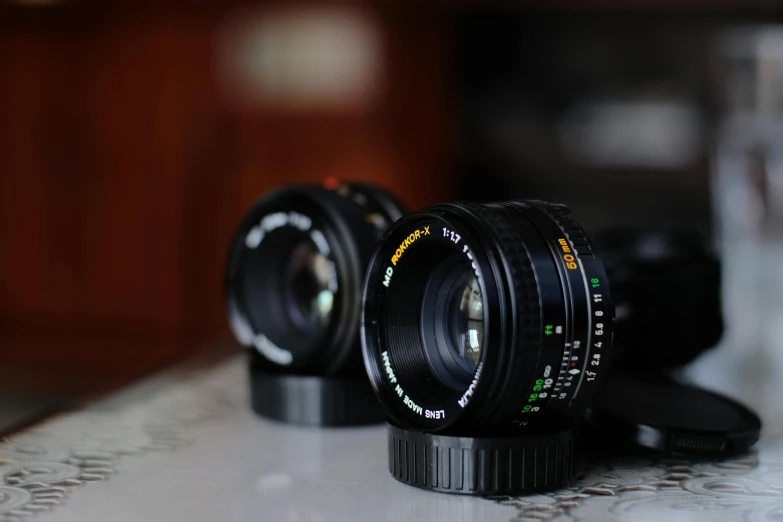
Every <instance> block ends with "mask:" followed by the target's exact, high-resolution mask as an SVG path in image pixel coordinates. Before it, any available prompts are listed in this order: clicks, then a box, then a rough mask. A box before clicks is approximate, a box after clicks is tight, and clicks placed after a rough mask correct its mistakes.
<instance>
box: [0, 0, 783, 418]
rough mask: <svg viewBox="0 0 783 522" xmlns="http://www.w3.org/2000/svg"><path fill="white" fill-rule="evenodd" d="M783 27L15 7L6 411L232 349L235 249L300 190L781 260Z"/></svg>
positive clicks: (3, 144) (741, 11) (6, 97)
mask: <svg viewBox="0 0 783 522" xmlns="http://www.w3.org/2000/svg"><path fill="white" fill-rule="evenodd" d="M780 23H783V13H782V12H781V9H780V5H779V4H778V3H777V2H755V1H741V0H736V1H728V0H726V1H722V2H706V1H696V0H692V1H684V0H683V1H679V2H675V1H673V0H672V1H667V2H652V1H649V2H647V1H642V0H638V1H630V0H628V1H622V0H616V1H612V2H607V1H605V2H565V1H563V2H503V1H497V2H445V1H443V2H440V1H439V2H435V1H422V2H412V1H411V2H373V3H371V2H354V3H340V2H318V3H300V2H295V3H294V2H287V3H283V2H255V3H249V2H212V1H193V2H188V3H181V2H167V1H158V2H143V1H136V2H127V1H117V2H97V1H88V0H48V1H47V0H16V1H14V2H8V1H5V2H3V3H0V249H1V250H0V252H1V255H0V347H1V348H0V382H1V383H2V386H3V387H4V388H5V389H7V390H9V391H8V392H6V393H5V395H2V393H0V396H4V397H19V396H22V395H25V394H26V395H28V396H29V395H31V394H32V395H37V396H45V397H51V396H52V395H55V396H57V397H69V396H80V395H83V394H90V393H93V392H95V391H99V390H105V389H108V388H110V387H112V386H115V385H117V384H119V383H122V382H125V381H127V380H128V379H131V378H133V377H135V376H138V375H140V374H143V373H144V372H146V371H149V370H151V369H153V368H158V367H161V366H162V365H165V364H167V363H170V362H172V361H175V360H177V359H178V358H181V357H183V356H185V355H186V354H188V353H192V352H194V351H197V350H199V349H202V348H203V347H204V346H208V345H210V344H212V343H215V342H217V341H219V340H221V339H226V338H228V329H227V326H226V321H225V317H224V311H223V301H222V294H221V291H222V289H221V277H222V265H223V261H224V256H225V253H226V250H227V246H228V242H229V239H230V236H231V233H232V231H233V228H234V226H235V225H236V224H237V223H238V221H239V219H240V217H241V216H242V214H243V213H244V212H245V210H246V209H247V208H248V206H249V205H250V204H251V203H252V202H253V201H254V200H255V199H256V198H257V197H258V196H259V195H260V194H262V193H263V192H264V191H266V190H268V189H270V188H272V187H274V186H277V185H280V184H284V183H292V182H320V181H322V180H324V179H325V178H330V177H334V178H338V179H346V180H363V181H369V182H374V183H378V184H380V185H382V186H384V187H386V188H388V189H390V190H392V191H393V192H395V193H396V194H398V195H399V196H400V197H401V198H402V199H403V200H404V201H405V202H406V203H407V204H408V205H410V207H411V208H413V209H418V208H421V207H423V206H425V205H427V204H430V203H434V202H436V201H439V200H447V199H456V198H460V199H476V200H485V199H506V198H511V197H528V198H531V197H532V198H539V199H549V200H556V201H559V202H564V203H568V204H569V205H571V206H572V207H573V208H574V209H575V210H576V211H577V212H578V216H579V219H580V222H582V223H583V224H584V226H585V228H587V229H588V230H599V231H600V230H603V229H606V228H611V227H616V226H623V225H627V226H633V227H642V228H644V227H662V228H665V227H670V226H677V227H689V228H693V229H695V230H698V231H699V232H701V233H702V234H704V235H705V237H708V238H709V239H710V241H713V242H714V243H715V245H716V248H718V249H719V250H720V249H724V250H721V251H725V249H726V247H725V245H726V244H728V243H730V242H731V241H732V240H736V241H740V240H745V241H747V240H748V238H761V239H758V241H756V242H755V243H753V245H750V246H748V245H746V247H747V248H750V249H751V250H752V248H756V249H757V250H755V251H753V250H752V251H753V252H756V251H758V252H763V251H764V248H766V247H765V246H764V245H767V244H768V242H767V240H766V239H765V238H773V239H774V238H779V236H780V234H778V232H777V231H779V230H780V229H781V227H780V226H779V225H780V216H781V209H782V208H783V205H782V204H781V200H782V199H783V197H781V192H783V182H781V177H783V171H782V170H781V167H780V165H783V160H781V159H780V157H781V156H782V155H783V153H782V152H781V151H782V150H783V141H781V140H780V138H781V137H783V133H780V131H779V127H780V126H779V124H778V121H780V120H781V119H783V118H781V115H783V66H781V64H783V37H782V36H781V34H783V32H781V31H783V29H781V28H780V26H778V25H777V24H780ZM732 238H733V239H732ZM727 242H728V243H727ZM769 244H774V245H778V244H779V241H778V240H777V239H774V240H770V242H769ZM755 255H756V254H754V256H755ZM774 255H777V254H774ZM759 256H762V254H758V256H756V257H753V256H751V259H750V260H747V259H746V260H744V261H741V263H745V265H742V264H741V263H740V265H737V266H745V267H747V266H751V267H752V266H756V265H753V263H754V262H755V261H754V259H755V260H757V259H760V257H759ZM748 263H750V264H748ZM759 266H766V265H764V264H760V265H759ZM727 273H728V275H727V276H726V277H728V278H729V279H730V278H731V274H732V273H734V272H732V271H731V270H728V272H727ZM731 281H734V280H730V281H729V283H728V284H727V288H729V291H731V288H734V287H737V288H740V287H743V284H742V283H737V284H736V285H734V286H732V284H731ZM762 286H763V285H762ZM743 288H745V287H743ZM732 295H733V294H732ZM743 295H744V294H743ZM738 299H740V301H741V303H740V304H739V305H737V306H741V307H744V308H748V306H749V305H748V303H750V302H752V303H753V306H757V305H758V306H762V305H761V304H759V303H761V302H762V301H763V300H764V298H763V297H760V296H759V295H757V294H748V295H745V296H744V297H742V296H741V298H738ZM735 301H736V299H735ZM751 310H753V308H751ZM776 310H780V308H778V309H776ZM751 313H752V312H751ZM775 313H777V312H775ZM772 317H773V319H775V320H776V318H779V316H778V315H773V316H772ZM739 328H740V330H739V331H740V332H744V331H745V330H743V329H742V328H741V327H739ZM748 328H750V329H752V328H753V327H752V326H748V327H747V328H746V330H747V329H748ZM743 335H744V334H743ZM775 335H777V334H774V335H773V333H769V334H768V336H769V337H770V338H773V337H775ZM758 364H761V365H763V363H758ZM757 366H758V365H757ZM757 366H754V368H756V369H758V368H757ZM767 366H769V365H768V364H767ZM780 367H781V371H783V362H781V363H780ZM752 369H753V368H751V369H750V370H748V371H751V370H752ZM15 394H16V395H15ZM0 401H1V399H0ZM6 401H7V402H9V404H12V405H13V404H17V405H18V404H20V402H19V401H18V400H16V399H13V400H9V399H6Z"/></svg>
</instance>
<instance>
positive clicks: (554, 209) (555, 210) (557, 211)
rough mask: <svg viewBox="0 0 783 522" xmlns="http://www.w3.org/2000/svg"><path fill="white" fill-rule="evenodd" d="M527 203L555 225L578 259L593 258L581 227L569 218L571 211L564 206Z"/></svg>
mask: <svg viewBox="0 0 783 522" xmlns="http://www.w3.org/2000/svg"><path fill="white" fill-rule="evenodd" d="M527 203H528V204H530V205H531V206H533V207H535V208H537V209H539V210H541V211H543V212H544V213H545V214H546V215H548V216H549V217H550V218H551V219H552V220H554V221H555V223H557V225H558V226H559V227H560V229H561V230H562V231H563V233H565V235H566V237H567V238H568V241H569V242H570V243H571V246H572V247H573V248H574V250H575V251H576V253H577V254H578V255H579V256H580V257H590V258H593V257H595V256H594V255H593V247H592V245H591V244H590V241H588V239H587V234H585V231H584V230H582V227H580V226H579V224H577V222H576V221H574V220H573V219H571V217H570V216H569V214H570V213H571V209H569V208H568V207H566V206H565V205H556V204H553V203H546V202H544V201H528V202H527Z"/></svg>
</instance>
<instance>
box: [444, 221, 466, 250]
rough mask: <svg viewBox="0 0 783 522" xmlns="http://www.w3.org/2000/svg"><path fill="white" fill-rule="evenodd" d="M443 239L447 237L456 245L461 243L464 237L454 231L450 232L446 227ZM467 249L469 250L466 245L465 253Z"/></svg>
mask: <svg viewBox="0 0 783 522" xmlns="http://www.w3.org/2000/svg"><path fill="white" fill-rule="evenodd" d="M443 237H447V238H449V239H451V241H452V242H454V243H459V241H460V239H462V236H460V235H459V234H457V233H455V232H454V231H453V230H449V229H448V228H446V227H443ZM467 248H468V247H467V245H465V252H467Z"/></svg>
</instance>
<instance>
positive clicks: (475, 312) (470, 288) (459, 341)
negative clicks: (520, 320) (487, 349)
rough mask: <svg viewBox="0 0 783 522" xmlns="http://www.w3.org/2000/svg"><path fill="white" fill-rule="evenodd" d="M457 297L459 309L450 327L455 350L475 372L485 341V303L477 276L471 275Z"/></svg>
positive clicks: (452, 316)
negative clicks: (482, 344)
mask: <svg viewBox="0 0 783 522" xmlns="http://www.w3.org/2000/svg"><path fill="white" fill-rule="evenodd" d="M455 297H456V298H457V299H459V301H458V302H459V308H458V309H457V310H456V311H455V312H456V313H454V314H451V321H452V324H451V325H450V327H449V329H450V330H451V332H452V339H453V340H454V343H453V344H454V346H453V348H454V349H456V351H457V353H456V355H458V356H459V358H460V359H461V360H462V361H463V362H465V363H466V364H467V365H468V367H470V368H471V369H472V370H475V369H476V368H477V367H478V363H479V359H480V358H481V343H482V341H483V339H484V302H483V300H482V298H481V289H480V288H479V284H478V280H476V276H475V275H472V274H471V275H470V279H468V281H467V282H466V284H465V285H464V286H462V287H461V288H460V291H459V294H458V295H457V296H455Z"/></svg>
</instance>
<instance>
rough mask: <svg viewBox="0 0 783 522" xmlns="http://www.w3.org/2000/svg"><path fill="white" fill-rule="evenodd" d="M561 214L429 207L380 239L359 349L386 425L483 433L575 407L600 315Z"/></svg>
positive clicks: (590, 274) (600, 329)
mask: <svg viewBox="0 0 783 522" xmlns="http://www.w3.org/2000/svg"><path fill="white" fill-rule="evenodd" d="M569 212H570V211H569V210H568V209H567V208H566V207H564V206H561V205H551V204H548V203H543V202H539V201H518V202H508V203H498V204H489V205H474V204H456V203H454V204H443V205H436V206H433V207H430V208H428V209H426V210H425V211H424V212H421V213H419V214H414V215H411V216H409V217H407V218H404V219H402V220H400V221H399V222H398V223H397V224H396V225H395V226H393V227H392V229H391V230H389V231H388V232H387V234H386V235H385V236H384V238H383V240H382V241H381V243H380V245H379V246H378V248H377V249H376V253H375V255H374V257H373V259H372V261H371V263H370V268H369V270H368V274H367V277H366V279H365V289H364V315H363V326H362V344H363V352H364V358H365V366H366V368H367V370H368V373H369V375H370V380H371V382H372V383H373V387H374V389H375V391H376V393H377V395H378V396H379V398H380V400H381V402H382V403H383V405H384V407H385V408H386V411H387V413H388V414H389V416H390V417H391V418H392V419H393V421H394V422H395V423H396V424H398V425H399V426H401V427H402V428H406V429H415V430H419V431H424V432H444V433H457V434H459V435H472V434H482V435H488V434H492V433H507V432H508V430H509V429H514V428H519V427H524V426H528V425H530V426H541V422H542V421H544V420H547V421H548V422H550V423H551V422H552V421H553V420H555V421H563V420H568V419H571V418H573V417H574V416H576V415H578V414H580V413H581V412H582V411H583V410H584V407H585V406H586V404H587V401H588V400H589V398H590V396H591V395H592V393H593V391H594V389H595V386H596V384H597V381H598V380H599V378H600V375H602V374H603V373H605V368H606V366H607V364H608V362H609V359H610V356H611V339H612V319H613V316H614V311H613V307H612V306H611V300H610V298H609V291H608V283H607V281H606V276H605V274H604V271H603V267H602V266H601V264H600V262H598V261H597V260H596V259H595V258H594V256H593V254H592V250H591V247H590V244H589V242H588V240H587V238H586V236H585V235H584V232H582V230H581V228H580V227H579V226H578V225H576V223H575V222H574V221H573V220H572V219H571V218H570V217H569V216H568V214H569Z"/></svg>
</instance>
